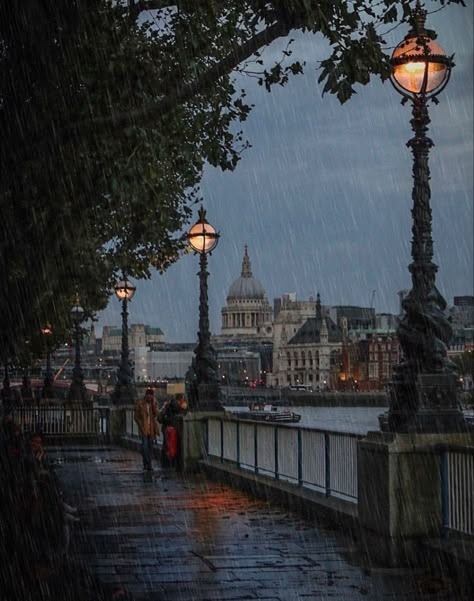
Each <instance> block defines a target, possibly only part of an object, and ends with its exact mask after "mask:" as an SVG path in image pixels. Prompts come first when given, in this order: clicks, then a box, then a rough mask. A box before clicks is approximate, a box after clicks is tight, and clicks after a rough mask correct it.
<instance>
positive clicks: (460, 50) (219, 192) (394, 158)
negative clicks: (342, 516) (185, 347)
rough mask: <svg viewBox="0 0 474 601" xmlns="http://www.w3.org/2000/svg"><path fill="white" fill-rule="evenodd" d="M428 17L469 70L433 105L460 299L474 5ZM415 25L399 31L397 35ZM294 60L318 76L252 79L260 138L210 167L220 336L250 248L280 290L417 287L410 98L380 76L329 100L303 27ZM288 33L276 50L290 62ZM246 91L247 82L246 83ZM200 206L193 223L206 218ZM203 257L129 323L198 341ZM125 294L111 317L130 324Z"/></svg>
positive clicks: (274, 291)
mask: <svg viewBox="0 0 474 601" xmlns="http://www.w3.org/2000/svg"><path fill="white" fill-rule="evenodd" d="M467 4H468V8H462V7H458V6H452V7H448V8H447V9H446V10H444V11H441V12H438V13H437V14H432V15H428V20H427V27H428V28H432V29H435V30H436V31H437V33H438V42H439V43H440V44H441V46H442V47H443V48H444V50H445V52H446V53H447V54H448V55H451V54H453V53H454V54H455V57H454V61H455V63H456V67H455V68H454V70H453V73H452V76H451V80H450V82H449V84H448V86H447V88H446V89H445V90H444V92H442V93H441V95H440V97H439V100H440V103H439V104H438V105H433V104H430V107H429V112H430V117H431V124H430V130H429V134H428V135H429V136H430V137H431V138H432V139H433V141H434V143H435V147H434V148H433V149H432V151H431V154H430V170H431V191H432V199H431V202H432V210H433V239H434V247H435V262H436V263H437V265H439V272H438V275H437V285H438V288H439V289H440V291H441V293H442V294H443V295H444V297H445V298H446V300H447V301H448V303H450V304H451V303H452V300H453V296H455V295H463V294H474V264H473V255H474V250H473V238H474V234H473V231H474V213H473V20H474V19H473V3H472V2H470V1H468V2H467ZM406 32H407V27H406V26H403V27H398V28H396V29H395V30H394V31H393V32H392V33H391V35H390V38H389V41H390V44H392V43H393V45H396V44H397V43H398V42H399V41H401V40H402V38H403V36H404V35H405V34H406ZM293 37H295V39H296V42H295V44H293V46H292V48H293V57H294V58H295V59H296V58H300V59H302V60H306V62H307V65H306V67H305V74H304V75H303V76H296V77H293V78H291V79H290V82H289V83H288V84H287V86H286V87H284V88H278V89H276V88H274V89H273V90H272V92H271V93H268V92H266V91H265V90H264V89H263V88H261V87H260V86H258V84H257V82H256V80H249V79H245V81H244V82H242V83H243V84H244V85H245V87H246V89H247V92H248V97H249V99H250V101H251V102H252V103H253V104H254V105H255V108H254V109H253V111H252V113H251V115H250V117H249V119H248V120H247V122H245V123H243V124H242V127H243V131H244V134H245V136H246V138H247V139H248V140H249V142H250V143H251V144H252V148H250V149H249V150H247V151H246V152H245V153H244V155H243V157H242V160H241V161H240V163H239V165H238V166H237V169H236V170H235V172H233V173H228V172H225V173H223V172H221V171H220V170H217V169H214V168H207V169H206V172H205V176H204V179H203V183H202V188H201V191H202V196H203V199H204V206H205V208H206V210H207V217H208V220H209V221H210V223H212V224H213V225H214V226H215V227H216V229H217V230H218V231H219V232H220V234H221V239H220V242H219V244H218V246H217V248H216V250H215V251H214V252H213V254H212V256H210V258H209V271H210V274H211V275H210V278H209V304H210V318H211V331H212V333H213V334H218V333H220V328H221V317H220V310H221V307H222V306H223V304H224V303H225V299H226V296H227V292H228V289H229V286H230V285H231V283H232V282H233V281H234V280H235V279H236V278H237V277H239V275H240V270H241V263H242V255H243V251H244V245H245V244H247V245H248V247H249V255H250V259H251V262H252V270H253V274H254V276H255V277H256V278H257V279H259V280H260V282H261V283H262V284H263V286H264V288H265V289H266V291H267V295H268V299H269V301H270V303H273V298H274V297H278V296H281V295H282V294H284V293H287V292H296V294H297V297H298V299H299V300H306V299H308V297H309V296H311V295H313V296H314V295H315V294H316V292H319V293H320V294H321V300H322V302H323V304H327V305H343V304H354V305H363V306H369V305H370V302H371V298H372V293H373V291H374V290H375V296H374V307H375V308H376V310H377V312H386V311H388V312H394V313H396V312H398V297H397V291H398V290H400V289H402V288H410V287H411V280H410V274H409V272H408V268H407V266H408V264H409V263H410V243H411V214H410V210H411V206H412V200H411V191H412V184H413V180H412V155H411V152H410V151H409V149H408V148H407V147H406V142H407V141H408V140H409V139H410V138H411V136H412V132H411V126H410V119H411V107H410V105H409V104H406V105H405V106H402V105H401V104H400V100H401V96H399V95H398V94H397V93H396V92H395V90H394V89H393V87H392V86H391V84H390V83H389V82H386V83H385V84H382V83H381V81H380V80H379V79H373V80H372V81H371V83H370V84H369V85H368V86H359V87H358V88H357V91H358V94H357V95H356V96H354V97H353V98H352V99H351V100H350V101H349V102H347V103H346V104H345V105H343V106H341V105H340V104H339V102H338V101H337V99H336V98H334V97H332V96H328V95H327V96H325V97H324V98H323V97H322V87H321V86H320V85H318V83H317V78H318V71H317V70H316V66H317V61H318V60H321V59H322V58H325V57H326V56H327V51H326V47H325V42H324V40H323V39H322V37H321V36H314V35H313V34H304V35H303V34H300V35H296V36H293ZM285 46H286V42H279V43H274V44H273V45H272V46H270V47H269V48H268V49H267V50H266V52H265V56H266V57H267V58H268V61H269V62H270V61H271V59H272V57H273V58H278V57H279V56H280V50H281V49H282V48H285ZM239 87H240V82H239ZM197 208H198V207H196V212H195V218H194V220H193V223H194V221H195V220H196V219H197ZM198 269H199V260H198V257H197V256H193V255H187V256H184V257H182V258H181V259H180V260H179V261H178V262H177V263H176V264H175V265H173V266H172V267H171V268H170V269H169V270H168V271H167V272H166V273H165V274H163V275H160V274H157V273H155V274H154V275H153V277H152V279H151V280H149V281H145V282H143V281H142V282H138V284H137V292H136V294H135V297H134V298H133V301H132V302H131V304H130V307H129V308H130V317H129V322H130V323H145V324H149V325H153V326H159V327H161V329H162V330H163V331H164V333H165V337H166V340H167V341H169V342H178V341H188V342H192V341H194V340H196V336H197V330H198V306H199V280H198V278H197V272H198ZM120 322H121V318H120V306H119V301H118V300H117V299H115V298H111V300H110V303H109V306H108V307H107V309H106V310H105V311H104V312H103V313H102V314H101V315H100V316H99V322H98V328H97V329H98V331H100V329H101V326H103V325H119V324H120Z"/></svg>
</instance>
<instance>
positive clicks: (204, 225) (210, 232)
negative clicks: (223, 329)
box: [188, 207, 222, 410]
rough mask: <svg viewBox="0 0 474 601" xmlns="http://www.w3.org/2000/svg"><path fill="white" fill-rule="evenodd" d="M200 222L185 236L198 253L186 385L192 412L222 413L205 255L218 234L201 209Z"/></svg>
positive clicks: (210, 249) (212, 245)
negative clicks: (194, 329)
mask: <svg viewBox="0 0 474 601" xmlns="http://www.w3.org/2000/svg"><path fill="white" fill-rule="evenodd" d="M198 215H199V220H198V221H197V223H195V224H194V225H193V226H192V227H191V229H190V230H189V233H188V240H189V244H190V245H191V248H192V249H193V250H194V252H195V253H197V254H199V265H200V269H199V274H198V275H199V332H198V345H197V347H196V348H195V349H194V355H195V356H194V359H193V364H192V368H191V371H192V380H191V382H188V397H189V398H188V401H189V406H190V408H192V409H201V410H222V405H221V404H220V402H219V383H218V376H217V360H216V352H215V350H214V349H213V347H212V345H211V333H210V331H209V305H208V296H207V277H208V275H209V273H208V271H207V255H208V254H211V253H212V251H213V250H214V249H215V248H216V246H217V243H218V241H219V234H218V233H217V232H216V230H215V229H214V228H213V227H212V225H211V224H210V223H208V222H207V220H206V211H205V210H204V208H203V207H201V208H200V209H199V212H198Z"/></svg>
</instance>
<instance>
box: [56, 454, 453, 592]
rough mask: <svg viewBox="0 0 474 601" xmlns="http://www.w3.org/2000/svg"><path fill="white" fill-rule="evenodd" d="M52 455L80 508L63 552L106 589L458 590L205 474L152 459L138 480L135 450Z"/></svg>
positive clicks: (72, 501) (64, 484)
mask: <svg viewBox="0 0 474 601" xmlns="http://www.w3.org/2000/svg"><path fill="white" fill-rule="evenodd" d="M49 456H50V459H51V460H52V462H53V463H54V464H55V470H56V473H57V475H58V477H59V480H60V482H61V485H62V487H63V491H64V496H65V499H66V500H67V502H68V503H70V504H73V505H75V506H77V507H78V510H79V516H80V522H79V523H78V524H75V525H74V527H73V529H74V532H73V534H72V543H71V549H70V555H71V560H72V561H73V562H75V563H76V565H78V566H79V565H80V566H82V567H83V568H84V569H86V570H87V571H88V572H90V573H92V574H93V575H94V576H95V578H96V579H97V580H98V581H99V583H100V585H101V588H102V590H105V591H106V597H109V598H110V599H112V598H113V595H114V594H115V595H116V596H115V598H116V599H120V600H121V599H125V598H126V599H134V600H136V601H139V600H150V601H152V600H153V601H211V600H215V601H234V600H235V601H246V600H251V599H252V600H253V599H260V600H265V601H293V600H301V601H316V600H317V601H321V600H337V601H353V600H354V601H355V600H367V601H369V600H370V601H458V600H459V599H460V597H459V596H458V595H457V593H456V591H455V590H454V588H453V583H452V582H451V581H450V580H449V579H447V578H443V579H440V578H433V577H430V575H428V574H426V573H424V572H423V571H421V570H411V569H389V568H376V567H371V566H368V565H363V558H362V555H361V553H360V551H359V549H358V547H357V544H356V543H355V542H354V540H353V539H352V538H351V536H350V535H348V534H344V533H342V532H339V531H336V530H333V529H331V528H330V527H329V526H322V525H321V524H320V523H316V521H311V520H308V519H305V518H302V517H300V516H299V515H297V514H293V513H289V512H288V511H286V510H285V509H283V508H281V507H278V506H271V505H269V504H268V503H267V502H265V501H262V500H258V499H254V498H252V497H250V496H248V495H247V494H246V493H241V492H239V491H237V490H234V489H232V488H229V487H227V486H224V485H220V484H217V483H215V482H210V481H208V480H206V479H205V477H204V476H200V475H198V476H189V477H186V478H183V477H180V476H177V475H176V474H175V473H174V472H173V471H168V472H167V471H160V470H159V469H158V471H157V478H156V479H155V480H154V481H153V482H150V483H145V482H143V476H142V471H141V458H140V456H139V455H138V454H137V453H135V452H133V451H128V450H124V449H119V448H109V449H100V448H96V449H88V448H84V449H82V450H80V449H74V450H72V449H69V450H68V449H64V450H62V451H53V452H52V450H50V451H49ZM118 590H123V591H125V592H126V594H127V595H128V596H126V597H125V596H120V595H117V591H118ZM90 598H93V596H91V597H90Z"/></svg>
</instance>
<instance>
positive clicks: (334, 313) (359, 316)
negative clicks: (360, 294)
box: [329, 305, 376, 331]
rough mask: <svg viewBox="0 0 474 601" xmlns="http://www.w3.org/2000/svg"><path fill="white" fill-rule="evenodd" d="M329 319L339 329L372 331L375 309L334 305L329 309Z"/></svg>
mask: <svg viewBox="0 0 474 601" xmlns="http://www.w3.org/2000/svg"><path fill="white" fill-rule="evenodd" d="M329 317H330V318H331V319H332V321H333V322H334V323H335V324H337V326H338V327H339V328H342V327H343V323H345V324H346V325H345V327H346V328H347V330H348V331H351V330H373V329H374V328H375V322H376V318H375V309H374V308H373V307H355V306H353V305H336V306H334V307H330V308H329Z"/></svg>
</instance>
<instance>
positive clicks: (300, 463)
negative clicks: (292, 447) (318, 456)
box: [297, 428, 303, 486]
mask: <svg viewBox="0 0 474 601" xmlns="http://www.w3.org/2000/svg"><path fill="white" fill-rule="evenodd" d="M297 441H298V447H297V453H298V486H303V444H302V434H301V430H300V428H298V436H297Z"/></svg>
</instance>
